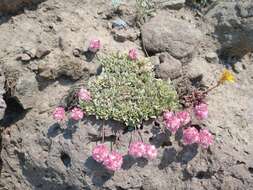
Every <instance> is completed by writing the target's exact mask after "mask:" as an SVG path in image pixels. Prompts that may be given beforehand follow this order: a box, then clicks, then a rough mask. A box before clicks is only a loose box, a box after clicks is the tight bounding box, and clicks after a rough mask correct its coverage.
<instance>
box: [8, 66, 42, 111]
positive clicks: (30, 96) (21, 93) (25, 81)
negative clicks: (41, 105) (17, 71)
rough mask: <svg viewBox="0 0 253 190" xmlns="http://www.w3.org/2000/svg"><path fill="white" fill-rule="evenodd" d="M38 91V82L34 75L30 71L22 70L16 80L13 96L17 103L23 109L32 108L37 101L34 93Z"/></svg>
mask: <svg viewBox="0 0 253 190" xmlns="http://www.w3.org/2000/svg"><path fill="white" fill-rule="evenodd" d="M37 93H38V83H37V80H36V75H35V74H34V73H31V72H28V71H27V72H22V74H21V75H20V76H19V78H18V80H17V81H16V87H15V92H14V94H13V96H14V97H16V98H17V100H18V101H19V103H20V104H21V105H22V107H23V108H24V109H29V108H33V106H34V104H35V102H36V101H37V98H38V97H36V94H37Z"/></svg>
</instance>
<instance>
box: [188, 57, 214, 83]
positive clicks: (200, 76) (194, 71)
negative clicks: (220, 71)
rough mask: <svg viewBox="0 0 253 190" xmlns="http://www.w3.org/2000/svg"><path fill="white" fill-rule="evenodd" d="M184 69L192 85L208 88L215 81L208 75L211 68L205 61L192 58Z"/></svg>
mask: <svg viewBox="0 0 253 190" xmlns="http://www.w3.org/2000/svg"><path fill="white" fill-rule="evenodd" d="M185 67H186V70H187V76H188V78H189V79H190V80H191V81H192V83H194V85H204V86H209V85H211V84H212V83H213V82H214V81H215V80H216V78H215V77H214V76H213V75H211V74H210V72H212V67H213V66H212V65H211V64H209V63H208V62H207V61H206V60H205V59H201V58H194V59H193V60H192V61H191V62H189V63H188V64H187V65H186V66H185ZM203 68H205V69H203Z"/></svg>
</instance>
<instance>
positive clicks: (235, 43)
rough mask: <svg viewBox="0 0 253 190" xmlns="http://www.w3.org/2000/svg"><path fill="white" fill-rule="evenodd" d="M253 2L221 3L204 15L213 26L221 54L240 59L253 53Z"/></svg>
mask: <svg viewBox="0 0 253 190" xmlns="http://www.w3.org/2000/svg"><path fill="white" fill-rule="evenodd" d="M252 9H253V1H252V0H247V1H222V2H219V3H217V5H216V6H215V7H214V8H212V9H210V10H209V12H208V13H207V14H206V15H205V18H206V19H207V20H209V21H210V22H211V23H212V24H213V26H214V35H215V36H216V37H217V39H218V41H219V42H220V44H221V53H222V54H231V55H232V56H239V57H242V56H243V55H245V54H246V53H247V52H250V51H253V35H252V34H253V14H252V11H251V10H252Z"/></svg>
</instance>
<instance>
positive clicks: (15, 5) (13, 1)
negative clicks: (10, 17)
mask: <svg viewBox="0 0 253 190" xmlns="http://www.w3.org/2000/svg"><path fill="white" fill-rule="evenodd" d="M43 1H45V0H1V1H0V13H1V12H2V13H16V12H18V11H19V10H21V9H22V8H24V7H25V6H27V5H33V4H38V3H41V2H43Z"/></svg>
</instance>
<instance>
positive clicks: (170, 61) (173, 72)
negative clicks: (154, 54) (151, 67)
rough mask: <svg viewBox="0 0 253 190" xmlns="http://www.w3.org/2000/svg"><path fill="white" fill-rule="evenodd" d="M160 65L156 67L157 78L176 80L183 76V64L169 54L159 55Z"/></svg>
mask: <svg viewBox="0 0 253 190" xmlns="http://www.w3.org/2000/svg"><path fill="white" fill-rule="evenodd" d="M158 58H159V64H157V65H155V74H156V77H158V78H162V79H165V80H167V79H171V80H173V79H176V78H178V77H180V76H181V75H182V64H181V62H180V61H179V60H177V59H175V58H173V57H172V56H171V55H169V54H168V53H161V54H159V55H158Z"/></svg>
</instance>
